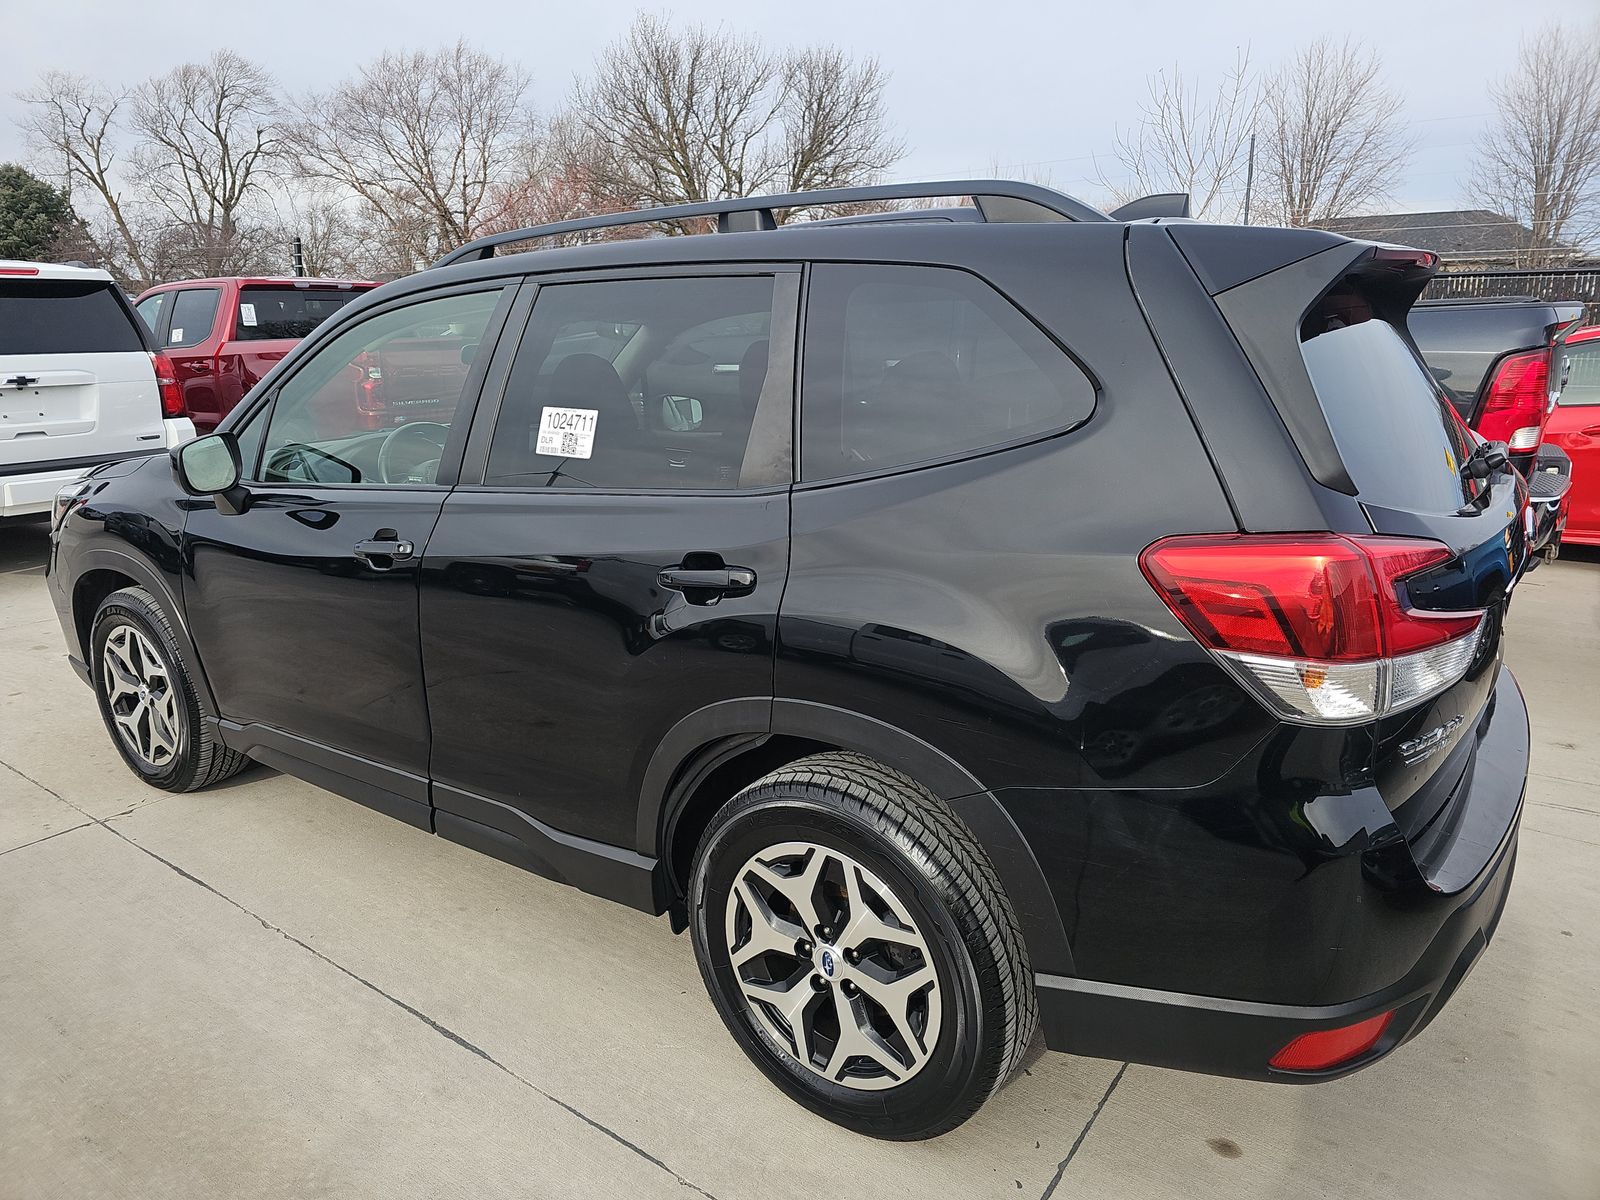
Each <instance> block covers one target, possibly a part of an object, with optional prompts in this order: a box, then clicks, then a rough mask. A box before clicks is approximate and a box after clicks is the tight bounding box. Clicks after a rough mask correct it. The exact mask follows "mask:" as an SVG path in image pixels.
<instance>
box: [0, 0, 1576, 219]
mask: <svg viewBox="0 0 1600 1200" xmlns="http://www.w3.org/2000/svg"><path fill="white" fill-rule="evenodd" d="M1591 2H1592V0H1577V3H1573V2H1571V0H1568V2H1566V3H1547V2H1546V0H1517V2H1515V3H1507V0H1494V2H1492V3H1489V2H1482V0H1448V2H1444V3H1435V2H1431V0H1430V2H1426V3H1420V2H1417V0H1384V2H1372V0H1337V3H1329V4H1316V5H1311V4H1305V3H1299V2H1296V0H1209V2H1207V0H1187V2H1183V3H1167V2H1160V3H1157V2H1151V0H1146V2H1144V3H1137V2H1128V0H1122V2H1117V0H1111V2H1106V3H1097V4H1082V3H1068V2H1064V0H1055V2H1050V0H1038V2H1036V3H1033V4H1017V3H1010V2H1007V0H968V2H967V3H963V4H947V3H942V2H940V0H901V2H899V3H894V4H881V3H880V4H873V3H871V2H870V0H798V2H796V0H790V2H781V3H780V2H778V0H741V2H740V3H720V2H716V3H706V2H702V3H696V4H688V3H681V4H678V5H675V6H672V7H671V9H670V11H671V12H672V14H673V15H674V16H675V17H676V18H677V19H680V20H683V21H685V22H689V21H703V22H707V23H711V24H715V23H718V22H726V23H727V24H728V25H729V26H730V27H732V28H735V29H738V30H741V31H745V32H751V33H755V34H757V35H759V36H761V37H762V38H764V39H765V40H767V41H768V42H769V43H770V44H772V45H791V44H801V43H807V42H815V41H827V42H833V43H836V44H838V45H840V46H843V47H845V48H846V49H847V50H849V51H851V52H853V53H855V54H858V55H866V54H875V55H877V56H878V57H879V58H880V59H881V60H882V61H883V63H884V65H885V66H886V67H887V68H888V69H889V71H890V73H891V75H892V77H893V78H892V82H891V85H890V89H889V102H890V109H891V113H892V115H893V118H894V120H895V121H896V122H897V123H898V124H899V127H900V129H901V132H902V135H903V136H904V138H905V141H906V143H907V146H908V147H909V153H908V155H907V157H906V159H905V161H904V163H903V164H902V165H901V167H900V168H899V169H898V170H897V171H896V172H895V173H896V174H897V175H898V176H899V177H901V178H905V179H927V178H933V177H940V176H943V177H949V176H965V175H987V174H988V173H989V172H990V165H991V163H993V162H995V161H998V162H999V163H1000V164H1001V166H1002V168H1005V167H1012V168H1017V167H1019V166H1025V167H1026V169H1028V170H1034V171H1048V172H1049V173H1050V175H1051V180H1050V181H1051V182H1052V183H1053V184H1054V185H1055V186H1056V187H1058V188H1061V189H1062V190H1064V191H1069V192H1077V193H1079V194H1081V195H1083V196H1084V198H1085V199H1089V200H1096V201H1097V200H1098V199H1099V195H1098V192H1097V191H1096V189H1095V188H1094V187H1093V185H1092V183H1091V182H1089V180H1088V179H1086V178H1085V177H1086V176H1092V175H1093V173H1094V167H1095V164H1094V162H1093V161H1092V159H1091V157H1090V156H1091V155H1095V154H1098V155H1099V156H1100V158H1101V160H1102V162H1105V161H1106V159H1107V156H1108V151H1109V150H1110V148H1111V147H1112V145H1113V139H1114V136H1115V129H1116V126H1117V124H1118V123H1119V122H1121V123H1123V124H1124V125H1125V124H1126V123H1127V122H1128V120H1129V118H1130V116H1131V114H1132V113H1133V112H1134V111H1135V106H1136V105H1137V103H1138V101H1139V99H1140V98H1141V96H1142V94H1143V90H1144V80H1145V76H1146V75H1148V74H1150V73H1151V72H1154V71H1156V70H1157V69H1159V68H1161V67H1164V66H1169V65H1170V64H1172V63H1174V62H1176V63H1178V64H1179V65H1180V66H1181V67H1182V68H1183V70H1184V72H1185V73H1186V74H1188V75H1192V76H1195V77H1197V78H1202V79H1216V78H1220V75H1221V73H1222V72H1223V71H1224V70H1225V69H1226V68H1227V66H1228V65H1229V64H1230V63H1231V62H1232V60H1233V57H1234V53H1235V50H1236V48H1237V47H1239V46H1241V45H1244V44H1246V43H1248V44H1249V46H1250V49H1251V55H1252V58H1253V59H1254V61H1255V62H1256V63H1258V64H1260V65H1263V66H1266V65H1270V64H1271V63H1272V62H1273V61H1274V60H1276V59H1278V58H1279V57H1280V56H1282V55H1283V54H1285V53H1286V52H1288V51H1289V50H1290V49H1292V48H1293V47H1294V46H1296V45H1298V44H1300V43H1302V42H1305V41H1308V40H1310V39H1312V38H1314V37H1316V36H1318V35H1319V34H1322V33H1329V32H1331V33H1335V34H1340V35H1342V34H1346V33H1352V34H1356V35H1358V36H1361V37H1365V38H1367V39H1368V40H1369V41H1371V42H1373V43H1374V44H1375V45H1377V46H1378V48H1379V49H1380V50H1381V51H1382V54H1383V57H1384V63H1385V67H1386V69H1387V73H1388V76H1389V78H1390V80H1391V81H1392V82H1393V83H1394V84H1395V85H1396V86H1398V87H1399V88H1400V89H1401V90H1402V92H1403V93H1404V95H1405V97H1406V118H1407V121H1408V122H1409V123H1410V125H1411V130H1412V132H1413V133H1414V134H1415V135H1416V137H1417V143H1418V148H1417V152H1416V154H1415V156H1414V157H1413V159H1412V162H1411V165H1410V168H1409V169H1408V170H1407V171H1406V173H1405V174H1404V176H1403V177H1402V178H1401V179H1399V180H1397V181H1396V185H1395V187H1394V190H1393V194H1394V201H1395V203H1394V205H1393V207H1394V208H1396V209H1405V210H1416V209H1432V208H1453V207H1458V206H1460V204H1461V202H1462V196H1461V194H1460V180H1461V178H1462V176H1463V175H1464V173H1465V171H1466V168H1467V162H1468V155H1469V153H1470V146H1471V143H1472V140H1473V138H1474V136H1475V135H1476V134H1477V132H1478V131H1479V129H1480V128H1481V126H1482V124H1483V122H1484V120H1485V118H1486V117H1487V116H1488V114H1489V109H1490V104H1489V99H1488V94H1487V82H1488V80H1490V79H1492V78H1493V77H1495V76H1497V75H1500V74H1502V73H1503V72H1505V71H1506V70H1507V68H1508V67H1509V65H1510V63H1511V61H1512V59H1513V56H1514V55H1515V53H1516V46H1517V42H1518V39H1519V38H1520V37H1522V36H1523V35H1524V34H1533V33H1535V32H1537V31H1538V30H1539V29H1540V28H1541V27H1542V26H1543V25H1544V24H1545V23H1547V22H1548V21H1550V20H1552V19H1554V18H1555V17H1557V16H1558V15H1560V14H1561V13H1563V12H1565V13H1566V14H1567V18H1568V20H1569V21H1575V20H1581V19H1582V16H1581V14H1582V13H1583V12H1584V11H1585V9H1586V8H1587V6H1588V4H1589V3H1591ZM652 7H654V6H652ZM633 12H634V9H633V7H631V6H629V5H627V4H616V3H611V4H605V3H596V0H584V2H581V3H572V4H560V3H557V4H549V3H545V4H535V3H527V2H526V0H524V2H518V3H507V2H504V0H384V2H383V3H379V4H368V3H352V2H348V0H323V2H321V3H316V4H309V3H301V2H299V0H276V2H275V3H272V4H233V3H228V2H227V0H223V2H222V3H197V2H196V0H187V2H185V3H174V2H172V0H143V2H142V3H138V4H127V5H124V4H122V3H113V2H112V0H100V2H99V3H96V2H93V0H0V31H3V34H4V37H3V46H4V61H5V64H6V65H5V70H4V72H0V87H3V88H4V93H3V95H0V161H5V160H9V159H25V154H26V151H25V147H24V146H23V143H22V139H21V137H20V135H19V133H18V131H17V128H16V124H15V122H16V118H17V115H18V113H19V111H20V109H21V107H22V106H21V105H20V104H19V103H18V102H17V100H16V98H15V95H14V93H15V92H16V91H18V90H21V89H23V88H25V87H27V86H28V85H29V84H30V83H31V82H32V80H33V79H34V77H35V76H36V75H37V74H38V73H39V72H42V71H45V70H48V69H51V68H61V69H65V70H69V71H74V72H78V73H81V74H84V75H88V76H90V77H92V78H95V79H99V80H103V81H105V82H107V83H133V82H137V81H138V80H139V79H142V78H144V77H146V76H148V75H151V74H157V73H161V72H165V71H167V70H169V69H170V68H171V67H173V66H175V65H177V64H178V63H180V62H183V61H186V60H194V59H200V58H204V57H205V56H206V55H208V54H210V53H211V51H213V50H215V49H219V48H222V47H226V48H229V49H232V50H235V51H238V52H239V53H241V54H244V55H246V56H248V57H250V58H252V59H255V60H256V61H258V62H260V63H262V64H264V65H265V66H266V67H267V68H268V69H269V70H270V71H272V72H273V73H274V74H275V75H276V76H277V78H278V80H279V81H280V83H281V84H282V86H283V88H284V91H285V93H286V94H290V95H299V94H300V93H302V92H304V91H306V90H307V89H311V88H319V87H324V86H327V85H328V84H331V83H333V82H335V81H337V80H338V79H340V78H342V77H344V76H346V75H348V74H350V73H351V72H352V70H353V69H354V68H355V67H356V66H357V65H358V64H360V63H362V62H365V61H366V60H368V59H370V58H372V57H374V56H375V55H377V54H378V53H380V52H381V51H383V50H385V49H399V48H416V47H425V48H426V47H432V46H436V45H439V44H442V43H447V42H450V41H453V40H454V39H455V38H456V37H457V36H464V37H466V38H467V39H468V40H469V41H471V42H473V43H475V44H476V45H478V46H479V47H481V48H483V49H486V50H489V51H491V52H494V53H497V54H501V55H504V56H506V57H508V58H513V59H517V60H519V61H521V62H522V63H523V64H524V65H525V66H526V67H527V68H528V69H529V70H530V71H532V73H533V76H534V83H533V89H532V93H531V99H532V100H533V101H534V103H535V104H537V105H538V106H540V107H541V108H543V109H546V110H549V109H551V108H553V107H556V106H558V105H559V104H560V103H561V100H562V98H563V96H564V95H565V94H566V91H567V89H568V87H569V86H570V84H571V81H572V77H573V75H574V73H575V72H579V71H582V70H584V69H585V68H586V67H587V66H588V64H589V62H590V61H591V59H592V58H593V56H594V53H595V51H596V50H597V49H598V48H599V47H601V46H602V45H604V44H605V43H606V42H607V41H610V40H611V39H613V38H615V37H616V36H617V35H618V34H619V33H620V32H621V31H622V30H623V29H624V28H625V26H626V25H627V24H628V22H629V20H630V19H631V17H632V14H633ZM1112 169H1113V168H1112V166H1111V165H1110V164H1109V163H1108V164H1107V170H1108V171H1110V170H1112ZM1002 173H1008V172H1005V171H1004V170H1003V171H1002Z"/></svg>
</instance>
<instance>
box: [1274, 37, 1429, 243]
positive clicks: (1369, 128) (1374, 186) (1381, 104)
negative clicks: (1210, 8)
mask: <svg viewBox="0 0 1600 1200" xmlns="http://www.w3.org/2000/svg"><path fill="white" fill-rule="evenodd" d="M1400 112H1401V102H1400V97H1399V95H1398V94H1397V93H1395V92H1394V91H1393V90H1391V89H1390V88H1389V87H1388V86H1387V85H1386V84H1385V83H1384V82H1383V79H1382V63H1381V60H1380V59H1379V57H1378V53H1377V51H1376V50H1373V49H1371V48H1369V47H1368V46H1366V45H1365V44H1364V43H1362V42H1361V41H1359V40H1352V39H1349V38H1346V39H1345V40H1344V41H1342V42H1340V41H1335V40H1334V39H1333V38H1332V37H1321V38H1318V39H1317V40H1316V41H1314V42H1312V43H1311V44H1310V45H1307V46H1304V47H1302V48H1301V49H1300V50H1298V51H1296V52H1295V54H1294V55H1293V56H1292V57H1291V58H1290V59H1289V60H1288V62H1286V63H1284V64H1283V65H1282V66H1280V67H1279V68H1278V69H1277V70H1276V71H1274V72H1273V73H1272V74H1271V75H1270V76H1268V78H1267V80H1266V82H1265V84H1264V85H1263V87H1262V94H1261V120H1260V133H1261V142H1262V147H1261V154H1260V158H1259V159H1258V162H1259V164H1260V165H1259V167H1258V178H1259V179H1260V181H1261V184H1262V189H1261V190H1262V197H1263V200H1264V202H1265V203H1264V206H1263V207H1264V208H1265V210H1266V211H1267V212H1269V213H1270V214H1271V215H1272V216H1273V217H1274V218H1275V219H1277V220H1278V221H1280V222H1282V223H1283V224H1285V225H1315V224H1317V223H1318V222H1320V221H1326V220H1328V219H1329V218H1332V217H1343V216H1349V215H1350V214H1352V213H1356V212H1359V211H1360V210H1361V209H1363V208H1366V207H1368V206H1370V205H1372V204H1373V203H1375V202H1378V201H1381V200H1382V199H1383V198H1384V197H1385V196H1386V195H1387V194H1388V191H1389V187H1390V184H1391V183H1392V181H1393V180H1394V177H1395V176H1396V174H1397V173H1398V172H1399V171H1400V170H1401V169H1402V168H1403V167H1404V166H1405V164H1406V162H1407V161H1408V160H1409V158H1410V156H1411V148H1412V142H1411V139H1410V138H1409V137H1407V136H1406V134H1405V132H1404V126H1403V123H1402V121H1401V118H1400Z"/></svg>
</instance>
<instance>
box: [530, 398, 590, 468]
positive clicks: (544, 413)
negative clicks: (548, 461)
mask: <svg viewBox="0 0 1600 1200" xmlns="http://www.w3.org/2000/svg"><path fill="white" fill-rule="evenodd" d="M599 423H600V410H599V409H597V408H548V407H547V408H544V409H541V410H540V413H539V441H538V444H537V445H536V446H534V451H535V452H536V453H538V454H553V455H557V456H559V457H561V458H588V457H590V456H591V455H592V454H594V432H595V426H596V425H598V424H599Z"/></svg>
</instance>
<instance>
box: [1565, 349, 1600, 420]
mask: <svg viewBox="0 0 1600 1200" xmlns="http://www.w3.org/2000/svg"><path fill="white" fill-rule="evenodd" d="M1566 354H1567V363H1568V364H1569V365H1568V368H1567V382H1566V385H1565V386H1564V387H1563V388H1562V389H1561V395H1560V396H1559V397H1558V398H1557V399H1556V403H1557V404H1559V405H1560V406H1561V407H1562V408H1569V407H1570V408H1579V407H1583V406H1586V405H1591V404H1600V340H1597V341H1593V342H1579V343H1578V344H1577V345H1576V346H1572V345H1569V346H1568V347H1567V350H1566Z"/></svg>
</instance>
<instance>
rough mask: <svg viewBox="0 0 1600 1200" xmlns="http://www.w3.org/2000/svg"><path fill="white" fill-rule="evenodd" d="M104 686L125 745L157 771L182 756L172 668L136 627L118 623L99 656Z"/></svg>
mask: <svg viewBox="0 0 1600 1200" xmlns="http://www.w3.org/2000/svg"><path fill="white" fill-rule="evenodd" d="M100 663H101V677H102V686H103V687H104V688H105V694H106V706H107V708H108V709H109V710H110V712H111V721H112V724H113V725H115V726H116V729H117V736H119V737H120V738H121V739H122V742H123V744H124V745H125V746H126V747H127V748H128V749H129V750H130V751H132V753H133V754H134V755H135V756H136V757H137V758H138V759H139V760H140V761H141V762H143V763H144V764H146V765H147V766H149V767H150V768H152V769H153V770H158V771H159V770H165V769H166V768H168V767H170V766H171V765H172V762H173V759H174V758H175V757H176V756H177V754H178V747H179V742H180V740H181V730H182V723H181V718H180V716H179V712H178V706H179V703H180V701H179V696H178V690H177V688H176V687H175V686H174V682H173V678H172V670H171V668H170V667H168V666H167V663H166V660H165V659H164V658H163V657H162V655H161V653H160V651H158V650H157V649H156V647H155V644H154V643H153V642H152V641H151V640H150V639H149V638H148V637H147V636H145V634H144V632H143V631H142V630H140V629H138V628H137V627H136V626H133V625H129V624H122V625H118V626H117V627H116V628H114V629H113V630H112V631H111V632H110V633H109V634H108V635H107V636H106V640H105V646H104V648H103V649H102V651H101V653H100Z"/></svg>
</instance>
